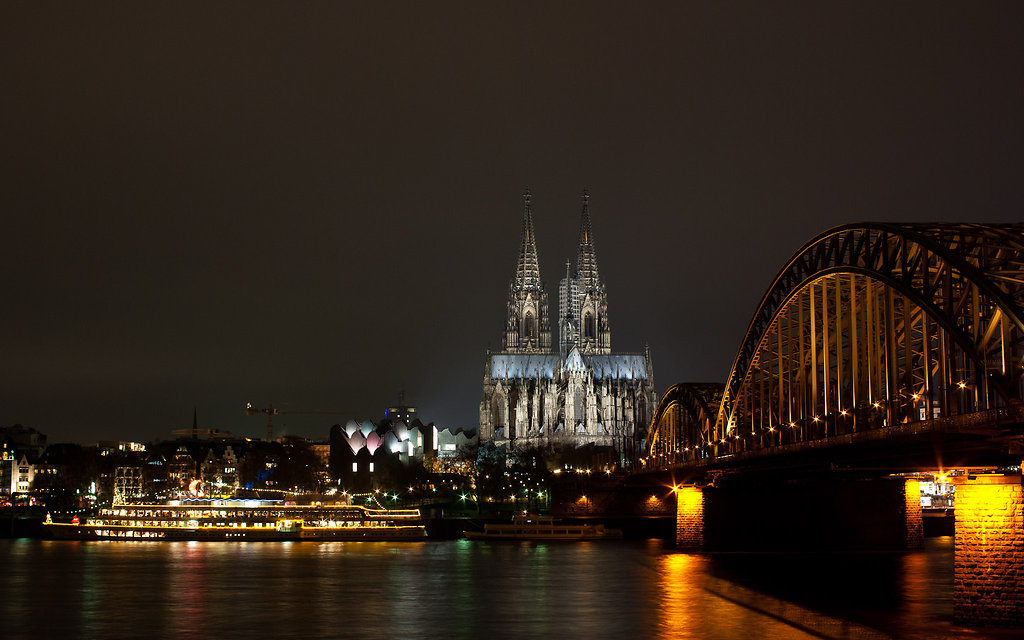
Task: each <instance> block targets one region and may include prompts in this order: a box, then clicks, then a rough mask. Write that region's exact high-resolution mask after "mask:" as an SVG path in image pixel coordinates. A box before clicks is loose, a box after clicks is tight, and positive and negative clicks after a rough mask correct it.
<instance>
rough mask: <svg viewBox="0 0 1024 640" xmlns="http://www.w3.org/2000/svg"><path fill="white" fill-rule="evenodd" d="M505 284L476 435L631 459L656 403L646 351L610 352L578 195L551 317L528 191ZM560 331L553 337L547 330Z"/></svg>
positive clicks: (604, 304) (604, 298) (604, 306)
mask: <svg viewBox="0 0 1024 640" xmlns="http://www.w3.org/2000/svg"><path fill="white" fill-rule="evenodd" d="M524 200H525V206H524V210H523V231H522V241H521V243H520V247H519V257H518V260H517V262H516V271H515V275H514V276H513V278H512V282H511V283H510V284H509V289H508V307H507V310H506V321H505V333H504V336H503V338H502V349H501V351H498V352H488V354H487V362H486V365H485V367H484V393H483V399H482V400H481V401H480V432H479V434H480V442H481V443H483V442H487V441H493V442H494V443H495V444H497V445H512V446H519V447H522V446H530V445H536V446H545V445H548V444H555V443H566V444H595V445H598V446H607V447H613V448H614V449H615V451H616V452H618V455H619V459H620V460H625V459H632V458H633V456H634V455H635V452H636V451H637V450H638V447H640V445H641V439H642V438H644V437H645V436H646V428H647V421H648V420H649V419H650V416H651V414H652V413H653V410H654V407H655V406H656V403H657V396H656V395H655V393H654V372H653V369H652V366H651V357H650V351H649V350H648V349H645V350H644V352H643V353H613V352H612V330H611V323H610V322H609V320H608V294H607V293H606V292H605V286H604V282H602V281H601V276H600V273H599V271H598V269H597V254H596V252H595V250H594V232H593V228H592V226H591V222H590V211H589V209H588V204H589V196H588V195H587V193H586V192H585V191H584V193H583V213H582V220H581V222H580V241H579V249H578V252H577V254H576V265H575V269H574V270H570V262H569V261H568V260H567V261H566V265H565V277H564V278H563V279H562V280H561V282H560V283H559V286H558V316H557V317H555V318H552V316H551V313H550V311H549V309H548V295H547V291H546V290H545V288H544V283H543V282H542V281H541V278H540V264H539V261H538V258H537V243H536V238H535V236H534V228H533V213H532V211H531V210H530V194H529V192H527V193H526V195H525V196H524ZM553 331H557V341H556V340H555V339H554V337H553V335H552V334H553Z"/></svg>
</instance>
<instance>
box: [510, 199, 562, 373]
mask: <svg viewBox="0 0 1024 640" xmlns="http://www.w3.org/2000/svg"><path fill="white" fill-rule="evenodd" d="M523 202H524V208H523V233H522V242H521V243H520V247H519V259H518V261H517V262H516V274H515V277H514V278H512V282H511V283H509V289H508V311H507V314H506V323H505V338H504V339H503V340H502V348H503V349H504V350H505V351H507V352H510V353H542V352H548V351H550V350H551V320H550V319H549V318H548V294H547V292H546V291H545V290H544V283H542V282H541V280H540V264H539V262H538V259H537V239H536V236H535V233H534V229H533V212H532V211H531V210H530V192H529V191H527V192H526V193H525V194H524V195H523Z"/></svg>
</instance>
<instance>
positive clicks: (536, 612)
mask: <svg viewBox="0 0 1024 640" xmlns="http://www.w3.org/2000/svg"><path fill="white" fill-rule="evenodd" d="M0 553H2V554H3V556H4V558H5V562H4V572H3V579H2V580H0V619H3V620H4V621H5V629H4V637H5V638H18V637H25V638H39V637H54V636H67V637H104V638H131V637H141V636H145V637H152V638H165V637H166V638H171V637H173V638H238V637H253V636H258V637H277V636H279V637H303V638H339V637H340V638H371V639H373V638H397V637H408V638H418V637H444V638H455V639H458V638H467V639H469V638H473V639H480V638H483V639H485V640H490V639H491V638H504V637H510V636H515V637H518V638H549V637H572V638H576V637H586V638H627V640H632V639H635V638H679V637H687V638H704V639H713V638H736V637H743V636H748V637H751V638H755V637H756V638H806V637H847V638H853V637H857V638H862V637H884V635H888V636H893V637H901V638H903V637H906V638H918V637H920V638H925V637H984V636H983V635H981V634H973V633H971V632H967V631H966V630H963V629H958V628H956V627H954V626H953V625H952V623H951V620H950V618H951V609H952V603H951V598H950V594H951V589H952V545H951V543H950V542H948V541H945V542H935V541H929V547H928V548H927V549H926V550H925V551H923V552H919V553H910V554H903V555H900V554H893V555H890V556H858V557H841V556H806V555H805V556H800V555H792V554H791V555H783V554H779V555H772V554H765V555H734V556H729V555H722V556H699V555H690V554H684V553H676V552H672V551H667V550H665V549H664V548H662V546H661V544H660V543H659V542H657V541H650V542H640V543H630V542H625V543H621V544H620V543H610V544H602V543H588V544H530V543H506V544H499V543H482V542H472V541H468V540H461V541H450V542H426V543H411V544H410V543H406V544H393V543H383V542H382V543H369V542H325V543H294V544H287V543H284V544H282V543H252V542H248V543H246V542H241V543H240V542H228V543H188V542H179V543H174V542H171V543H168V542H85V543H83V542H62V541H29V540H14V541H11V540H0Z"/></svg>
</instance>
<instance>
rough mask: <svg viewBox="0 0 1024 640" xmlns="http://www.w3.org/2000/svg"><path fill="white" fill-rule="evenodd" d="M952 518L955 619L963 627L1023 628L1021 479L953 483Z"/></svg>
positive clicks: (985, 478)
mask: <svg viewBox="0 0 1024 640" xmlns="http://www.w3.org/2000/svg"><path fill="white" fill-rule="evenodd" d="M954 517H955V519H956V533H955V535H954V546H955V554H956V559H955V560H954V568H953V581H954V582H953V615H954V617H955V618H956V620H957V621H958V622H961V623H964V624H987V625H996V626H1010V627H1024V492H1022V490H1021V476H1020V475H1008V476H997V475H968V476H967V477H965V478H961V479H958V481H957V482H956V508H955V509H954Z"/></svg>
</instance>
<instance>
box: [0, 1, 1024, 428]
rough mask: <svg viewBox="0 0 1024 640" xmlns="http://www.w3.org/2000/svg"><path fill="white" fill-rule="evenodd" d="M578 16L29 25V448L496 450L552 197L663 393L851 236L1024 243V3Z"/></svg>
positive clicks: (444, 13)
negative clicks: (332, 440) (231, 445)
mask: <svg viewBox="0 0 1024 640" xmlns="http://www.w3.org/2000/svg"><path fill="white" fill-rule="evenodd" d="M136 4H145V6H136ZM550 4H553V3H549V2H539V3H536V4H530V3H521V2H514V3H476V2H466V3H461V4H446V3H434V2H430V3H425V2H415V3H412V2H410V3H375V2H361V3H340V2H330V3H313V2H304V3H283V2H278V3H270V4H259V3H251V2H244V3H234V4H233V3H216V4H215V3H184V4H179V3H124V4H123V5H108V4H106V3H65V5H64V6H61V7H57V6H51V5H47V6H44V7H40V6H36V3H5V4H4V6H3V7H2V8H0V213H2V216H3V225H2V227H0V229H2V235H0V238H2V242H3V251H2V254H0V268H2V271H0V274H2V276H0V278H2V280H0V284H2V289H0V291H2V293H3V300H4V304H3V311H2V320H0V365H2V366H0V425H3V426H6V425H10V424H14V423H18V422H20V423H22V424H24V425H27V426H32V427H35V428H37V429H39V430H41V431H43V432H44V433H46V434H47V435H48V436H49V438H50V441H51V442H53V441H66V440H76V441H84V442H88V441H95V440H97V439H137V440H149V439H153V438H157V437H169V436H170V432H171V430H172V429H176V428H183V427H189V426H191V419H192V408H193V406H196V407H198V411H199V417H200V423H201V426H204V427H214V428H218V429H222V430H230V431H233V432H235V433H236V434H246V435H254V436H259V435H261V434H262V433H263V431H264V422H263V421H262V420H261V419H260V418H259V417H246V416H245V415H244V412H243V407H244V405H245V403H246V402H247V401H250V402H253V403H254V404H256V405H261V406H262V405H263V404H264V403H266V402H267V401H268V400H273V401H274V403H275V404H277V405H279V406H282V407H290V408H293V409H337V410H342V411H345V412H346V413H347V414H348V415H341V416H338V417H332V416H323V415H318V416H281V418H280V419H279V421H278V422H279V424H280V425H282V427H283V428H284V429H285V430H286V431H287V432H290V433H293V434H298V435H305V436H310V437H325V436H326V433H327V429H328V428H329V426H330V424H332V423H333V422H335V421H343V420H345V419H347V417H349V416H353V417H362V418H366V417H369V418H378V417H380V415H381V413H382V410H383V408H384V407H385V406H386V405H387V404H388V403H391V402H393V401H394V399H395V398H396V396H397V392H398V389H399V388H400V386H401V385H402V384H403V383H404V385H405V388H406V390H407V394H408V397H409V399H410V400H411V401H412V402H413V403H414V404H416V405H417V406H418V407H419V408H420V414H421V416H422V417H423V418H424V419H425V420H434V421H436V422H438V423H439V424H440V425H442V426H455V427H474V426H475V425H476V421H477V404H478V402H479V399H480V395H481V376H482V373H483V364H484V354H485V350H486V349H487V347H488V345H489V344H490V345H491V346H492V347H495V348H497V347H499V346H500V340H501V330H502V327H503V323H504V312H505V297H506V293H507V287H508V281H509V279H510V278H511V276H512V273H513V270H514V266H515V258H516V252H517V247H518V243H519V231H520V221H521V215H522V203H521V194H522V191H523V189H524V188H526V187H529V188H530V190H531V191H532V192H533V194H534V197H533V204H534V215H535V219H536V223H537V236H538V238H539V252H540V259H541V275H542V276H543V278H544V280H545V282H546V283H547V287H548V291H549V296H550V301H551V305H552V310H554V309H556V308H557V282H558V279H559V278H560V277H561V275H562V273H563V271H564V261H565V259H566V258H567V257H575V252H576V244H575V243H576V238H577V234H578V226H579V211H580V192H581V191H582V189H583V188H584V187H586V188H588V189H589V190H590V193H591V200H590V203H591V213H592V216H593V222H594V233H595V238H596V247H597V255H598V261H599V265H600V269H601V273H602V276H603V277H604V278H605V280H606V283H607V289H608V295H609V312H610V318H611V323H612V340H613V347H614V348H616V349H618V350H625V351H636V350H639V349H641V348H642V346H643V344H644V342H645V341H646V342H649V343H650V345H651V349H652V352H653V357H654V363H655V375H656V382H657V388H658V391H659V393H660V392H662V391H663V390H664V389H665V388H667V387H668V386H669V385H671V384H673V383H676V382H680V381H724V380H725V378H726V376H727V374H728V369H729V366H730V364H731V362H732V359H733V357H734V355H735V351H736V349H737V348H738V346H739V342H740V340H741V338H742V334H743V331H744V330H745V328H746V325H747V322H748V321H749V319H750V315H751V314H752V313H753V311H754V309H755V307H756V305H757V302H758V300H759V299H760V297H761V295H762V294H763V292H764V290H765V288H766V287H767V285H768V284H769V283H770V281H771V280H772V277H773V276H774V274H775V273H776V272H777V271H778V269H779V268H780V267H781V266H782V264H783V263H784V262H785V260H786V259H787V258H788V257H789V256H790V255H791V254H792V253H793V252H794V251H795V250H796V249H798V248H799V247H800V246H801V245H802V244H804V243H805V242H806V241H807V240H809V239H810V238H811V237H813V236H814V235H816V234H818V233H820V232H822V231H824V230H826V229H828V228H830V227H832V226H835V225H839V224H844V223H847V222H856V221H864V220H876V221H877V220H892V221H935V220H937V221H975V222H985V221H992V222H1009V221H1016V222H1019V221H1021V220H1022V217H1021V214H1020V207H1021V203H1022V201H1024V160H1022V149H1024V145H1022V143H1024V124H1022V122H1024V15H1022V14H1024V4H1022V3H1005V4H1002V3H966V2H965V3H935V2H924V3H920V4H918V5H910V4H906V5H904V3H890V2H879V3H852V4H851V5H843V6H841V7H839V6H836V5H835V4H834V3H820V2H801V3H775V2H772V3H763V2H751V3H722V2H717V1H715V2H708V3H701V4H698V3H690V2H686V3H669V2H665V3H625V2H606V3H602V2H582V3H575V4H572V5H569V4H565V5H562V6H560V7H551V6H549V5H550ZM893 4H900V5H901V6H899V7H894V6H892V5H893ZM979 5H983V6H979Z"/></svg>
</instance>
